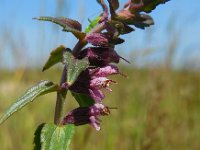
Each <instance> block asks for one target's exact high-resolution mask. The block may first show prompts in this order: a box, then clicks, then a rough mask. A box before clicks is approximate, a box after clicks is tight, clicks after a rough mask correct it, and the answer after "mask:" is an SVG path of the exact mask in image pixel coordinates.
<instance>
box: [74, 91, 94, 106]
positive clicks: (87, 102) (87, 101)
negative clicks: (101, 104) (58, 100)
mask: <svg viewBox="0 0 200 150" xmlns="http://www.w3.org/2000/svg"><path fill="white" fill-rule="evenodd" d="M71 93H72V96H73V97H74V98H75V99H76V101H77V102H78V104H79V106H80V107H87V106H91V105H94V104H95V101H94V100H93V99H92V98H91V97H90V96H88V95H86V94H82V93H75V92H71Z"/></svg>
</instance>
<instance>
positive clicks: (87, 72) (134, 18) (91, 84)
mask: <svg viewBox="0 0 200 150" xmlns="http://www.w3.org/2000/svg"><path fill="white" fill-rule="evenodd" d="M107 1H108V6H107V4H106V3H105V2H104V0H97V2H98V3H99V4H100V5H101V7H102V8H103V13H102V14H100V15H99V16H98V17H96V18H95V19H94V20H93V21H90V24H89V26H88V27H87V28H86V29H85V31H82V26H81V24H80V23H79V22H78V21H75V20H72V19H69V18H63V17H59V18H53V17H38V18H34V19H37V20H42V21H49V22H53V23H56V24H58V25H60V26H61V27H63V31H66V32H71V33H72V34H73V35H74V36H75V37H76V38H77V39H78V42H77V44H76V45H75V46H74V48H73V49H72V50H71V49H69V48H67V47H65V46H63V45H61V46H59V47H57V48H56V49H55V50H53V51H52V52H51V54H50V56H49V59H48V60H47V62H46V64H45V65H44V67H43V71H45V70H47V69H49V68H50V67H52V66H53V65H55V64H57V63H60V62H61V63H62V64H63V73H62V75H61V81H60V84H54V83H53V82H51V81H41V82H39V83H37V84H36V85H35V86H33V87H32V88H30V89H29V90H27V91H26V92H25V93H24V95H23V96H21V97H20V98H19V99H18V100H17V101H16V102H15V103H14V104H13V105H11V106H10V107H9V108H8V109H7V111H6V112H5V113H4V114H3V115H2V117H1V118H0V123H3V122H4V121H5V120H6V119H8V118H9V117H10V116H11V115H13V114H14V112H16V111H18V110H20V109H21V108H22V107H24V106H26V105H27V104H29V103H30V102H32V101H33V100H35V98H37V97H38V96H41V95H44V94H47V93H50V92H57V99H56V106H55V116H54V124H48V123H44V124H42V125H40V126H39V127H38V129H37V130H36V137H35V147H38V148H39V149H40V148H42V149H69V143H70V140H71V138H72V135H73V133H74V125H75V126H79V125H84V124H90V125H91V126H92V127H94V128H95V129H96V130H97V131H99V130H100V119H99V117H100V116H105V115H109V114H110V109H111V107H107V106H105V105H104V104H103V99H104V98H105V95H104V93H103V92H102V89H106V90H108V91H112V90H111V89H110V88H109V85H110V84H112V83H116V81H113V80H111V79H109V78H108V77H109V76H110V75H117V74H120V75H122V76H125V75H124V74H122V73H121V72H120V71H119V69H118V67H117V66H116V65H114V64H113V63H115V64H117V63H119V61H120V60H124V61H126V62H128V61H127V60H126V59H124V58H123V57H121V56H120V55H119V54H117V52H116V51H115V45H117V44H121V43H123V42H124V40H123V39H122V38H120V35H123V34H128V33H130V32H132V31H134V30H135V29H134V27H135V28H140V29H145V28H146V27H149V26H151V25H153V24H154V22H153V19H152V18H151V17H150V16H149V15H147V14H148V13H150V12H151V11H152V10H153V9H155V8H156V6H157V5H159V4H163V3H165V2H167V1H169V0H128V2H127V3H125V4H124V6H123V8H122V9H121V10H118V9H119V2H118V0H107ZM117 10H118V11H117ZM88 43H89V44H91V45H92V46H90V47H86V46H87V44H88ZM68 91H70V92H71V93H72V95H73V97H74V98H75V100H76V101H77V102H78V104H79V107H78V108H75V109H73V110H71V111H69V112H68V113H66V114H64V112H63V108H64V102H65V98H66V95H67V92H68ZM38 141H39V142H38Z"/></svg>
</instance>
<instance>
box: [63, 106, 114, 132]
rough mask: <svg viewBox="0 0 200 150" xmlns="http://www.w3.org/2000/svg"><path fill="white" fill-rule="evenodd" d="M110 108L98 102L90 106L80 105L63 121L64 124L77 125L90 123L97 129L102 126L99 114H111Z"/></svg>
mask: <svg viewBox="0 0 200 150" xmlns="http://www.w3.org/2000/svg"><path fill="white" fill-rule="evenodd" d="M109 114H110V110H109V108H108V107H106V106H104V105H103V104H101V103H96V104H94V105H92V106H90V107H78V108H76V109H74V110H72V111H71V112H69V113H68V114H67V115H66V116H65V118H64V119H63V121H62V124H63V125H66V124H74V125H76V126H79V125H84V124H90V125H91V126H92V127H94V128H95V129H96V130H97V131H99V130H100V129H101V128H100V122H101V120H100V119H99V118H98V117H99V116H105V115H109Z"/></svg>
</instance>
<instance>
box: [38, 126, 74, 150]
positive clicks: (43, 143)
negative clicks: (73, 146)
mask: <svg viewBox="0 0 200 150" xmlns="http://www.w3.org/2000/svg"><path fill="white" fill-rule="evenodd" d="M38 128H39V129H38V131H37V135H36V136H37V137H36V138H37V140H35V150H36V148H40V147H41V150H69V146H70V143H71V139H72V137H73V134H74V125H65V126H56V125H54V124H44V125H42V129H41V126H39V127H38ZM38 134H40V137H38ZM38 138H39V140H40V143H39V141H38Z"/></svg>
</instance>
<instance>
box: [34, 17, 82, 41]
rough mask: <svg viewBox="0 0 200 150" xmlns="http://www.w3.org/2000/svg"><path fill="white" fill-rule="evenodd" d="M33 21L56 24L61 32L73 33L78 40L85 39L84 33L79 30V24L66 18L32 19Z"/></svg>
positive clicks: (80, 27)
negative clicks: (61, 28) (60, 28)
mask: <svg viewBox="0 0 200 150" xmlns="http://www.w3.org/2000/svg"><path fill="white" fill-rule="evenodd" d="M34 19H37V20H42V21H49V22H53V23H55V24H58V25H60V26H62V27H63V31H66V32H71V33H73V34H74V35H75V36H76V37H77V38H78V39H83V38H84V37H85V33H84V32H81V29H82V26H81V24H80V23H79V22H78V21H76V20H72V19H68V18H64V17H58V18H53V17H38V18H34Z"/></svg>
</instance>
